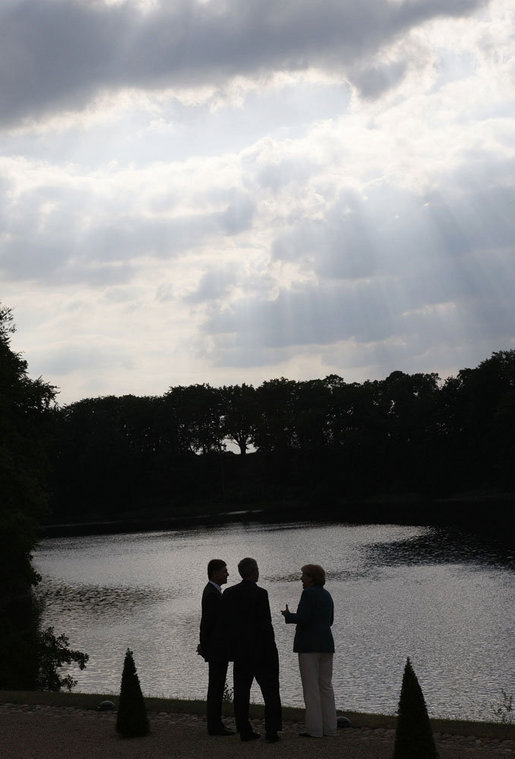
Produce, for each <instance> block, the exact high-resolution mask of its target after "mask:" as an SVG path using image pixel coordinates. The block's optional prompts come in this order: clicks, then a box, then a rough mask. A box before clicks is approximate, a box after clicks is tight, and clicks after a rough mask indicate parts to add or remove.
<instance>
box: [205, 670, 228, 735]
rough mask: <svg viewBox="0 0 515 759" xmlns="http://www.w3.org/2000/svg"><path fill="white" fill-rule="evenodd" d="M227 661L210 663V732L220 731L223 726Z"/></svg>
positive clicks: (208, 687) (208, 688)
mask: <svg viewBox="0 0 515 759" xmlns="http://www.w3.org/2000/svg"><path fill="white" fill-rule="evenodd" d="M227 665H228V662H226V661H210V662H209V683H208V686H207V729H208V732H210V733H211V732H214V731H216V730H218V729H219V728H220V726H221V724H222V701H223V697H224V687H225V678H226V677H227Z"/></svg>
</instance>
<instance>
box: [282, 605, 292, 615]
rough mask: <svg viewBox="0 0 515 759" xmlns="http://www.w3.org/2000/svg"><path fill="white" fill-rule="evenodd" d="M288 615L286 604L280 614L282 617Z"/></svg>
mask: <svg viewBox="0 0 515 759" xmlns="http://www.w3.org/2000/svg"><path fill="white" fill-rule="evenodd" d="M289 613H290V610H289V609H288V604H286V609H281V614H282V615H283V617H285V616H286V615H287V614H289Z"/></svg>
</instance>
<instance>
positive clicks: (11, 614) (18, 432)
mask: <svg viewBox="0 0 515 759" xmlns="http://www.w3.org/2000/svg"><path fill="white" fill-rule="evenodd" d="M13 332H14V325H13V319H12V314H11V312H10V310H9V309H7V308H3V307H2V306H1V305H0V620H1V624H0V688H9V689H17V688H20V689H30V688H37V687H50V688H51V689H54V690H55V689H56V688H57V687H61V685H65V686H68V685H70V684H71V683H72V682H73V681H72V680H71V679H68V678H66V677H64V678H61V677H60V675H59V670H60V667H61V666H62V664H64V663H69V662H70V661H74V662H77V663H79V665H80V663H82V664H84V665H85V662H86V660H87V657H86V656H85V655H84V654H81V653H80V652H75V651H69V650H68V649H67V642H68V641H67V639H66V638H65V636H60V637H58V638H55V636H54V635H53V630H47V631H44V632H43V631H41V630H40V629H39V623H40V616H41V608H40V605H39V603H38V601H37V599H36V597H35V594H34V588H35V587H36V586H37V584H38V582H39V579H40V578H39V576H38V574H37V572H35V570H34V568H33V566H32V555H31V554H32V551H33V550H34V547H35V545H36V543H37V539H38V534H39V524H40V522H41V521H42V520H43V518H44V516H45V514H46V513H47V495H46V494H47V487H48V482H47V475H48V471H49V466H50V464H49V460H48V451H49V450H50V449H51V445H52V440H53V434H54V430H55V420H56V410H55V405H54V399H55V395H56V391H55V388H54V387H52V386H51V385H48V384H46V383H45V382H43V381H42V380H41V379H37V380H32V379H30V378H29V376H28V372H27V362H26V361H24V360H23V359H22V358H21V356H20V355H19V354H17V353H15V352H13V351H12V350H11V347H10V339H11V335H12V333H13Z"/></svg>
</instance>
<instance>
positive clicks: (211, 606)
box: [197, 559, 234, 735]
mask: <svg viewBox="0 0 515 759" xmlns="http://www.w3.org/2000/svg"><path fill="white" fill-rule="evenodd" d="M207 576H208V583H207V585H206V587H205V588H204V592H203V593H202V618H201V620H200V643H199V645H198V649H197V651H198V653H199V654H201V656H203V657H204V659H205V660H206V661H207V662H208V664H209V683H208V688H207V731H208V733H209V735H234V732H233V731H232V730H229V729H228V728H226V727H225V725H224V724H223V722H222V702H223V697H224V689H225V678H226V676H227V666H228V649H227V641H226V639H225V632H224V625H223V623H222V585H224V584H225V583H226V582H227V578H228V576H229V572H228V571H227V564H226V563H225V561H222V559H211V561H210V562H209V563H208V565H207Z"/></svg>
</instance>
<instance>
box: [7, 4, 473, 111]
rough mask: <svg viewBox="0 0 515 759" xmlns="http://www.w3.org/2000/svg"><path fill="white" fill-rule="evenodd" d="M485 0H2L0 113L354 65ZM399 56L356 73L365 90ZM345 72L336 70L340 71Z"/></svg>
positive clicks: (398, 69)
mask: <svg viewBox="0 0 515 759" xmlns="http://www.w3.org/2000/svg"><path fill="white" fill-rule="evenodd" d="M486 3H487V0H407V1H405V2H402V1H400V2H387V0H383V2H378V1H377V0H360V2H356V0H281V1H279V0H260V2H259V3H251V2H247V0H226V1H225V2H223V1H220V2H209V3H198V2H195V1H194V0H189V1H188V2H185V0H176V2H174V3H173V4H171V3H162V4H161V5H157V6H156V7H153V8H151V9H146V10H144V11H142V10H141V9H138V7H137V6H136V5H135V4H132V3H129V2H126V3H123V4H115V5H104V4H102V3H100V2H80V0H75V2H74V1H73V0H37V2H35V1H34V0H20V1H17V0H7V2H6V0H4V2H3V4H2V7H1V9H0V122H3V123H5V124H16V123H17V122H19V121H21V120H23V119H26V118H36V117H39V116H41V115H45V114H50V113H55V112H58V111H60V110H70V109H72V110H73V109H80V108H83V107H84V106H86V105H87V104H88V102H90V101H91V100H92V99H93V98H94V97H95V96H96V95H98V94H99V93H103V92H106V91H112V90H117V89H119V88H122V87H136V88H144V89H149V90H152V89H157V88H162V87H177V86H179V87H182V86H198V85H206V84H207V85H210V84H214V85H223V84H224V83H225V82H227V81H228V80H230V79H231V78H232V77H234V76H236V75H248V76H251V77H253V76H263V75H266V74H268V73H270V72H273V71H281V70H290V71H295V70H302V69H306V68H307V67H309V66H317V67H322V68H327V69H328V70H330V71H331V72H333V73H334V71H338V70H340V71H342V72H344V71H345V69H346V68H351V69H352V68H354V70H357V69H356V64H357V63H358V62H359V61H360V60H365V61H366V60H367V59H369V57H370V56H371V55H374V54H375V53H377V52H378V51H379V50H380V49H381V48H382V47H383V46H384V45H385V44H388V43H390V42H392V41H393V40H394V39H395V38H396V37H397V36H398V35H399V34H401V33H404V32H406V31H408V30H409V29H410V28H412V27H415V26H418V25H420V24H422V23H424V22H425V21H427V20H430V19H432V18H435V17H437V16H462V15H468V14H470V13H472V12H473V11H474V10H475V9H477V8H478V7H480V6H482V5H485V4H486ZM403 70H404V64H403V63H402V62H397V63H396V64H394V65H393V67H390V69H388V68H385V69H381V68H370V67H366V68H365V70H364V71H362V72H361V73H357V74H356V81H357V85H358V86H362V87H363V89H364V92H365V94H366V95H367V96H368V97H374V96H376V95H378V94H380V92H382V91H383V90H384V89H385V88H388V87H390V86H391V85H392V84H393V83H394V82H395V81H397V80H398V79H399V78H400V77H402V74H403ZM347 75H348V74H347Z"/></svg>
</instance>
